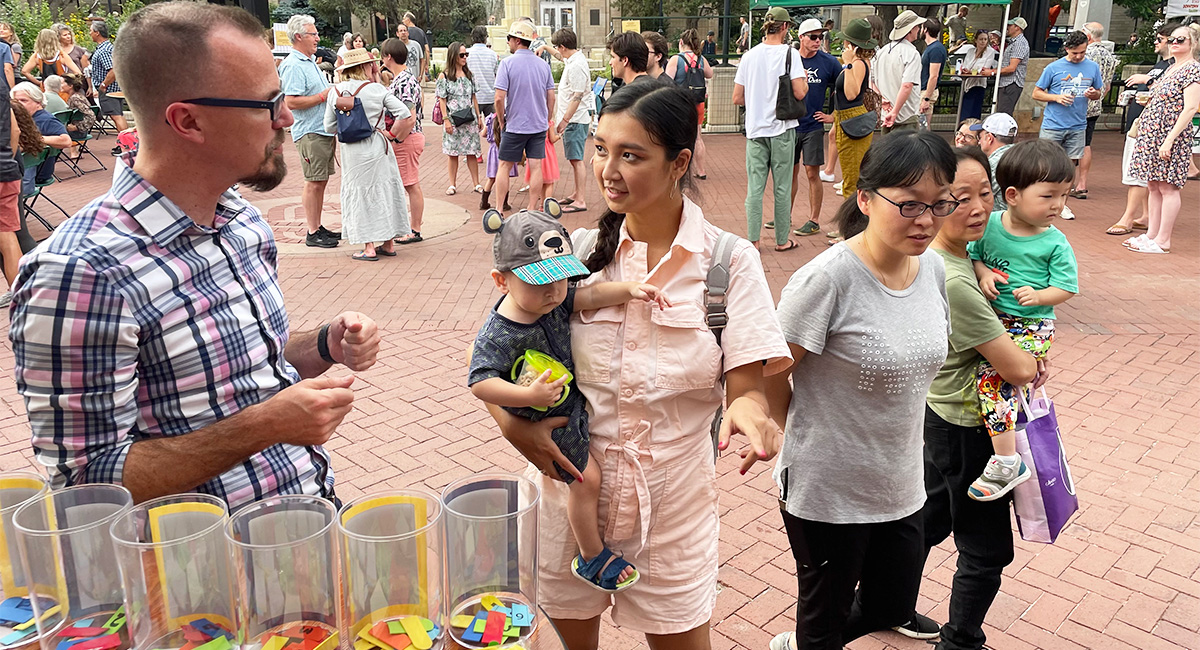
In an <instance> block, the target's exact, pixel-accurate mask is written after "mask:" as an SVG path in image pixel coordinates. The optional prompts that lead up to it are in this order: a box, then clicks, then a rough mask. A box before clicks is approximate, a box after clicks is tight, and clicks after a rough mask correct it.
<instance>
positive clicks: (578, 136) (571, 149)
mask: <svg viewBox="0 0 1200 650" xmlns="http://www.w3.org/2000/svg"><path fill="white" fill-rule="evenodd" d="M587 135H588V125H587V124H583V123H579V122H571V123H570V124H567V129H566V130H565V131H563V134H562V141H563V153H565V154H566V156H567V160H583V151H584V149H586V148H587Z"/></svg>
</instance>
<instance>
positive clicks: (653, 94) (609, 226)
mask: <svg viewBox="0 0 1200 650" xmlns="http://www.w3.org/2000/svg"><path fill="white" fill-rule="evenodd" d="M619 113H628V114H629V115H630V116H632V117H633V118H634V119H635V120H637V121H638V123H640V124H641V125H642V128H644V129H645V130H646V133H647V134H649V135H650V140H651V141H652V142H654V143H655V144H657V145H659V146H661V147H662V148H663V149H665V150H666V154H667V160H675V158H677V157H678V156H679V154H680V152H682V151H683V150H684V149H687V150H689V151H692V150H694V149H695V146H696V120H697V118H698V116H697V115H696V107H695V104H694V103H693V102H692V98H691V96H690V95H689V94H688V93H687V92H686V91H684V90H682V89H681V88H680V87H679V86H674V85H672V86H659V85H655V84H649V83H639V84H633V85H629V86H625V87H623V88H621V90H620V92H617V93H614V94H613V96H612V97H610V98H609V100H608V103H606V104H605V105H604V109H603V110H601V111H600V119H601V120H603V119H604V117H605V116H606V115H616V114H619ZM689 169H690V164H689ZM690 176H691V174H690V173H689V171H688V170H684V174H683V177H682V178H681V179H680V183H681V185H682V187H681V188H680V190H679V191H680V192H682V191H683V189H685V188H688V187H690V186H691V183H690V181H689V178H690ZM624 221H625V215H624V214H621V213H618V212H613V211H612V210H611V209H609V210H605V211H604V214H603V215H601V217H600V234H599V236H598V237H597V238H596V247H595V248H594V249H593V250H592V253H591V255H589V256H588V258H587V260H585V261H584V264H586V265H587V267H588V270H589V271H592V272H593V273H595V272H597V271H599V270H601V269H603V268H604V267H606V266H608V264H609V263H610V262H612V260H613V256H615V255H616V253H617V244H618V243H619V242H620V240H621V223H622V222H624Z"/></svg>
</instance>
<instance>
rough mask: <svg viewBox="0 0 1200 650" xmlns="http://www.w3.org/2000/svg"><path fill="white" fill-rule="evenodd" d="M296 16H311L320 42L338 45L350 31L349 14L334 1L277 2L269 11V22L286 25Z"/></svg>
mask: <svg viewBox="0 0 1200 650" xmlns="http://www.w3.org/2000/svg"><path fill="white" fill-rule="evenodd" d="M296 14H307V15H309V16H312V17H313V19H314V20H316V22H317V24H316V27H317V32H318V33H319V34H320V35H321V38H322V40H325V39H328V41H330V42H333V43H338V44H340V43H341V40H342V34H344V33H345V32H348V31H350V21H349V17H350V14H349V12H347V11H345V7H344V6H343V5H342V4H341V3H340V2H337V1H336V0H335V1H332V2H331V1H330V0H312V2H309V0H279V4H278V5H276V6H275V7H274V8H272V9H271V22H275V23H286V22H287V21H288V19H289V18H291V17H292V16H294V15H296Z"/></svg>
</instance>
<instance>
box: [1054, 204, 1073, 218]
mask: <svg viewBox="0 0 1200 650" xmlns="http://www.w3.org/2000/svg"><path fill="white" fill-rule="evenodd" d="M1058 216H1060V217H1062V218H1063V219H1066V220H1067V221H1074V220H1075V213H1074V212H1071V206H1069V205H1064V206H1063V211H1062V214H1060V215H1058Z"/></svg>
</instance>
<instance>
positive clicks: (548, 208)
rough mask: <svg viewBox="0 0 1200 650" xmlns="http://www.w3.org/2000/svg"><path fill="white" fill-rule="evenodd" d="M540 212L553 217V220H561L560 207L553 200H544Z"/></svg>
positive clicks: (561, 212)
mask: <svg viewBox="0 0 1200 650" xmlns="http://www.w3.org/2000/svg"><path fill="white" fill-rule="evenodd" d="M542 211H543V212H545V213H546V214H548V215H550V216H552V217H554V218H555V219H560V218H562V214H563V211H562V206H561V205H559V204H558V201H555V200H554V199H546V201H545V202H544V203H542Z"/></svg>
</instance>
